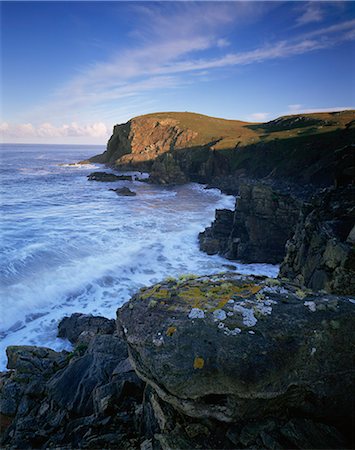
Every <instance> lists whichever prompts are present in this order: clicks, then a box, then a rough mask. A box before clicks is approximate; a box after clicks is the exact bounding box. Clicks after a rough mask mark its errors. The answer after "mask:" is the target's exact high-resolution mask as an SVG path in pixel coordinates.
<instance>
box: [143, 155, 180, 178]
mask: <svg viewBox="0 0 355 450" xmlns="http://www.w3.org/2000/svg"><path fill="white" fill-rule="evenodd" d="M148 181H149V182H150V183H155V184H184V183H186V182H187V181H188V178H187V177H186V175H185V174H184V173H183V171H182V170H181V168H180V165H179V164H178V163H177V161H176V160H175V158H174V155H172V154H171V153H164V154H163V155H161V156H160V157H159V158H157V159H156V160H155V161H154V163H153V165H152V168H151V171H150V175H149V180H148Z"/></svg>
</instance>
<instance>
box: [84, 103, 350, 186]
mask: <svg viewBox="0 0 355 450" xmlns="http://www.w3.org/2000/svg"><path fill="white" fill-rule="evenodd" d="M354 124H355V111H354V110H348V111H341V112H331V113H313V114H298V115H290V116H283V117H280V118H278V119H275V120H272V121H270V122H265V123H251V122H242V121H239V120H226V119H220V118H215V117H209V116H205V115H202V114H196V113H189V112H160V113H153V114H146V115H143V116H138V117H135V118H133V119H131V120H130V121H128V122H127V123H125V124H121V125H116V126H115V127H114V131H113V135H112V136H111V138H110V140H109V142H108V145H107V150H106V152H104V153H103V154H102V155H98V156H97V157H94V158H93V159H92V161H96V162H103V163H108V164H110V165H113V166H117V167H134V168H144V169H147V170H150V168H151V167H152V165H153V163H154V161H156V160H158V161H159V160H162V159H164V155H165V154H166V153H172V154H173V157H174V160H175V161H176V162H177V163H178V165H179V167H180V169H181V170H182V172H183V173H185V174H186V175H187V177H188V179H192V180H201V181H205V182H206V181H207V182H208V181H209V179H210V178H211V177H212V178H213V177H215V176H224V175H231V174H238V173H239V174H240V173H242V174H245V175H247V176H250V177H255V178H262V177H265V176H272V177H276V178H280V177H286V178H291V179H292V180H293V181H296V182H300V181H301V182H313V183H315V184H320V185H323V184H324V185H327V184H329V183H331V182H333V181H334V179H337V178H342V177H345V178H349V177H351V176H352V173H351V168H353V166H354V165H355V164H354V158H353V145H354V142H355V132H354V130H355V127H354ZM212 159H213V161H212ZM207 166H208V167H207Z"/></svg>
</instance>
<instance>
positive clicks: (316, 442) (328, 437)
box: [280, 419, 346, 449]
mask: <svg viewBox="0 0 355 450" xmlns="http://www.w3.org/2000/svg"><path fill="white" fill-rule="evenodd" d="M280 431H281V434H282V435H283V436H284V437H285V438H286V439H287V441H288V442H289V443H290V444H291V445H292V448H295V447H296V448H317V449H321V448H344V447H345V445H346V444H345V442H344V438H343V437H342V436H341V435H340V434H339V432H338V431H337V430H336V429H335V428H334V427H332V426H329V425H326V424H323V423H315V422H313V421H311V420H307V419H292V420H290V421H289V422H287V423H286V425H284V426H283V427H282V428H281V430H280ZM325 443H327V444H326V446H325Z"/></svg>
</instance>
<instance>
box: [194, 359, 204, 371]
mask: <svg viewBox="0 0 355 450" xmlns="http://www.w3.org/2000/svg"><path fill="white" fill-rule="evenodd" d="M204 365H205V360H204V359H203V358H201V357H196V358H195V360H194V369H202V368H203V366H204Z"/></svg>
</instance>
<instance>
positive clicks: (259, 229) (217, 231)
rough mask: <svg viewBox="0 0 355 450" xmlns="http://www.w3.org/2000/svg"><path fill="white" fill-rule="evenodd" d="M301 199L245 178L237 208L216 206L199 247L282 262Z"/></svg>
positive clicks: (249, 259)
mask: <svg viewBox="0 0 355 450" xmlns="http://www.w3.org/2000/svg"><path fill="white" fill-rule="evenodd" d="M301 205H302V202H301V200H298V199H297V198H295V197H294V196H293V195H290V194H289V193H286V194H285V193H283V192H281V191H280V190H278V189H277V188H275V187H273V186H270V185H268V184H265V183H255V182H243V183H242V184H241V185H240V190H239V196H238V198H237V203H236V208H235V211H234V212H232V211H229V210H217V211H216V218H215V221H214V222H213V223H212V225H211V226H210V227H208V228H206V230H205V231H204V232H202V233H200V235H199V241H200V249H201V250H202V251H205V252H207V253H208V254H215V253H219V254H220V255H222V256H224V257H226V258H228V259H232V260H240V261H243V262H246V263H254V262H256V263H261V262H263V263H270V264H276V263H280V262H281V261H282V259H283V258H284V256H285V244H286V242H287V239H289V238H290V237H291V236H292V233H293V231H294V227H295V225H296V222H297V219H298V216H299V212H300V209H301Z"/></svg>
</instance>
